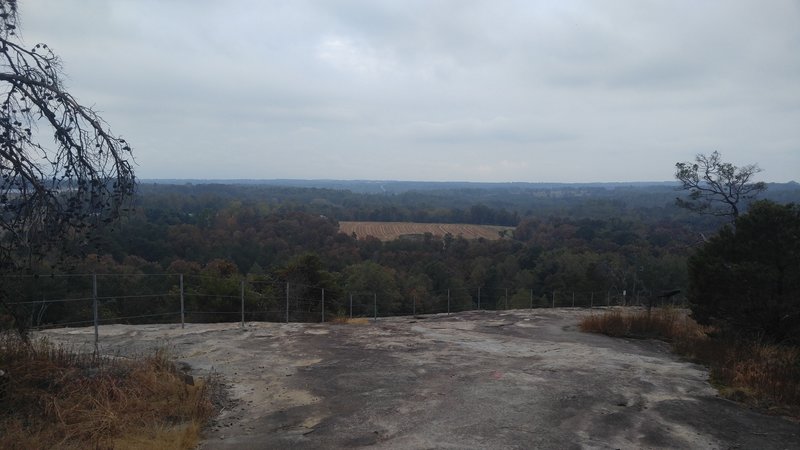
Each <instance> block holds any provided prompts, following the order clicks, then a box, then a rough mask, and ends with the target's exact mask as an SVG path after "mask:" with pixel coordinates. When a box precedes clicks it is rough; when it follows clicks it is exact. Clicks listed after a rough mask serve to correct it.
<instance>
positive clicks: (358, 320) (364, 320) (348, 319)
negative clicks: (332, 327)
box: [331, 317, 369, 325]
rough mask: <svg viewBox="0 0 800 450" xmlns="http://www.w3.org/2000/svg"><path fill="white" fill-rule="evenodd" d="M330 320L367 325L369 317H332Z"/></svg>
mask: <svg viewBox="0 0 800 450" xmlns="http://www.w3.org/2000/svg"><path fill="white" fill-rule="evenodd" d="M331 322H332V323H338V324H345V325H367V324H369V319H367V318H366V317H334V318H333V320H331Z"/></svg>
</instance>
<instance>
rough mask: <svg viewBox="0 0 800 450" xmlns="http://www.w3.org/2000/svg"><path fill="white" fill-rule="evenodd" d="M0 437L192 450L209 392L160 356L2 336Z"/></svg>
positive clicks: (34, 444) (24, 444)
mask: <svg viewBox="0 0 800 450" xmlns="http://www.w3.org/2000/svg"><path fill="white" fill-rule="evenodd" d="M0 370H2V372H3V373H2V375H0V435H2V436H3V442H4V445H8V446H9V447H10V448H18V449H39V448H52V447H58V448H175V449H181V448H185V449H188V448H193V447H194V446H196V445H197V442H198V441H199V434H200V430H201V428H202V426H203V425H204V424H205V423H206V422H207V420H208V419H209V418H210V416H211V414H212V405H211V402H210V400H209V395H208V391H209V387H208V385H207V384H206V383H204V382H202V381H199V380H198V381H197V382H195V381H194V380H193V379H192V378H191V377H188V376H187V375H186V374H184V373H183V372H181V371H180V370H179V369H178V368H177V367H176V366H175V365H174V364H173V363H172V362H171V361H170V360H169V358H168V355H167V352H166V351H164V350H159V351H156V352H155V353H154V354H152V355H149V356H144V357H141V358H136V359H128V358H121V357H116V358H108V357H99V356H97V355H95V354H92V353H77V352H74V351H71V350H70V349H68V348H66V347H64V346H55V345H53V344H50V343H49V342H47V341H46V340H40V341H35V342H33V343H30V344H28V343H25V342H22V341H21V340H19V339H18V338H17V337H16V336H14V335H10V334H4V335H0Z"/></svg>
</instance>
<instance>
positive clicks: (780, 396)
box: [579, 308, 800, 417]
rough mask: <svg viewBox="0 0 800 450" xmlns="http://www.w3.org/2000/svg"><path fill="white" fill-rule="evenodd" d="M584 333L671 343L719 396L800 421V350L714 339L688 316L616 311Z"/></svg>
mask: <svg viewBox="0 0 800 450" xmlns="http://www.w3.org/2000/svg"><path fill="white" fill-rule="evenodd" d="M579 326H580V329H581V330H582V331H588V332H593V333H602V334H607V335H609V336H615V337H639V338H641V337H645V338H657V339H664V340H667V341H670V342H672V345H673V348H674V350H675V351H676V353H678V354H681V355H683V356H685V357H687V358H689V359H691V360H693V361H696V362H698V363H701V364H704V365H706V366H708V367H709V370H710V373H711V381H712V383H714V385H715V386H717V388H718V389H719V391H720V394H721V395H723V396H725V397H727V398H730V399H732V400H736V401H740V402H744V403H746V404H749V405H752V406H757V407H760V408H765V409H768V410H772V411H774V412H776V413H780V414H786V415H790V416H794V417H800V349H798V348H797V347H785V346H779V345H772V344H764V343H761V342H746V341H741V340H736V339H732V338H726V337H723V336H713V337H712V335H714V334H715V333H716V330H715V329H713V328H712V327H704V326H701V325H698V324H697V323H696V322H695V321H694V320H692V319H691V318H689V317H688V313H687V311H683V310H677V309H670V308H666V309H654V310H653V312H652V314H650V315H648V314H647V312H646V311H643V310H626V311H620V310H614V311H609V312H605V313H603V314H592V315H590V316H588V317H586V318H584V319H583V320H582V321H581V323H580V325H579Z"/></svg>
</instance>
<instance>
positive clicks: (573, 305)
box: [572, 291, 575, 308]
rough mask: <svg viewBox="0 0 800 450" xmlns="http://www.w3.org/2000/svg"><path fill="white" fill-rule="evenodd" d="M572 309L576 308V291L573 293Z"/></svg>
mask: <svg viewBox="0 0 800 450" xmlns="http://www.w3.org/2000/svg"><path fill="white" fill-rule="evenodd" d="M572 307H573V308H574V307H575V291H572Z"/></svg>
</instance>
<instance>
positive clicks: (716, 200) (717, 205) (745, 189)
mask: <svg viewBox="0 0 800 450" xmlns="http://www.w3.org/2000/svg"><path fill="white" fill-rule="evenodd" d="M675 168H676V172H675V178H677V179H678V181H680V182H681V187H680V188H681V189H683V190H685V191H688V192H689V195H688V199H682V198H676V202H677V204H678V206H680V207H682V208H686V209H689V210H691V211H695V212H699V213H703V214H711V215H715V216H729V217H730V218H731V220H735V219H736V217H738V216H739V212H740V207H739V205H740V203H741V202H742V201H745V200H750V199H752V198H755V197H756V196H757V195H758V194H760V193H761V192H763V191H764V190H765V189H766V188H767V186H766V184H764V183H763V182H757V183H751V182H750V180H751V178H752V177H753V176H754V175H755V174H757V173H759V172H761V169H760V168H759V167H758V166H757V165H756V164H750V165H747V166H743V167H739V168H737V167H736V166H734V165H733V164H730V163H726V162H722V155H721V154H720V153H719V152H716V151H715V152H713V153H711V154H710V155H703V154H700V155H697V156H696V157H695V162H694V163H690V162H679V163H677V164H675Z"/></svg>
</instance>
